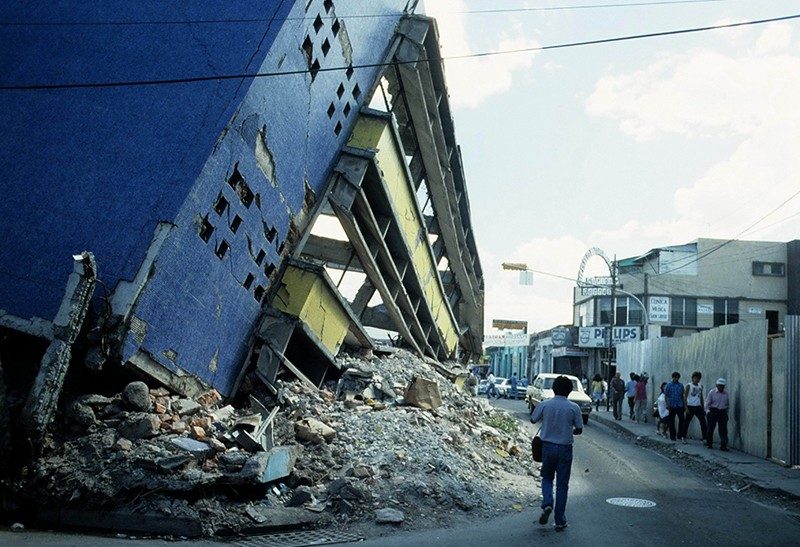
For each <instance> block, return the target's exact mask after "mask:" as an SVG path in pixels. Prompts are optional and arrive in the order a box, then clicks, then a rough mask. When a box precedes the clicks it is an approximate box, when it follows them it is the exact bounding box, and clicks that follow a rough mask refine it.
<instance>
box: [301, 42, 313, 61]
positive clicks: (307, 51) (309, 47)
mask: <svg viewBox="0 0 800 547" xmlns="http://www.w3.org/2000/svg"><path fill="white" fill-rule="evenodd" d="M302 48H303V54H304V55H305V56H306V62H307V63H308V64H309V66H310V65H311V59H312V57H314V43H313V42H312V41H311V37H310V36H306V39H305V40H303V46H302Z"/></svg>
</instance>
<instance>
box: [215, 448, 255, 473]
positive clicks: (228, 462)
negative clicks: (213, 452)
mask: <svg viewBox="0 0 800 547" xmlns="http://www.w3.org/2000/svg"><path fill="white" fill-rule="evenodd" d="M248 459H250V455H249V454H247V453H246V452H242V451H240V450H231V451H230V452H225V453H224V454H220V456H219V463H220V465H222V466H223V467H224V468H226V469H227V470H228V471H240V470H241V469H242V467H243V466H244V464H245V463H247V460H248Z"/></svg>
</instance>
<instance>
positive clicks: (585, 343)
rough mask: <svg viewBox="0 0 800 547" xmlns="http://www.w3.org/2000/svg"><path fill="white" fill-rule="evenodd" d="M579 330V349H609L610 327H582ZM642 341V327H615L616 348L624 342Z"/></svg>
mask: <svg viewBox="0 0 800 547" xmlns="http://www.w3.org/2000/svg"><path fill="white" fill-rule="evenodd" d="M579 330H580V332H579V334H578V347H581V348H605V347H608V327H581V328H580V329H579ZM641 339H642V328H641V327H614V328H613V329H612V343H613V345H615V346H616V345H618V344H621V343H623V342H636V341H637V340H641Z"/></svg>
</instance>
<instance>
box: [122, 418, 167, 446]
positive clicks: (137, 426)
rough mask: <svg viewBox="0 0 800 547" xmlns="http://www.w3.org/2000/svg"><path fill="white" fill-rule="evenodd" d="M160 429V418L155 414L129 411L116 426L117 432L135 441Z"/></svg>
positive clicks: (154, 433) (153, 434) (152, 434)
mask: <svg viewBox="0 0 800 547" xmlns="http://www.w3.org/2000/svg"><path fill="white" fill-rule="evenodd" d="M160 429H161V420H160V419H159V418H158V416H156V415H155V414H145V413H144V412H131V413H130V414H129V415H128V417H127V418H125V419H124V420H123V421H122V422H121V423H120V424H119V425H118V426H117V431H119V434H120V435H122V436H123V437H125V438H126V439H130V440H132V441H135V440H136V439H146V438H149V437H153V436H155V435H157V434H158V432H159V430H160Z"/></svg>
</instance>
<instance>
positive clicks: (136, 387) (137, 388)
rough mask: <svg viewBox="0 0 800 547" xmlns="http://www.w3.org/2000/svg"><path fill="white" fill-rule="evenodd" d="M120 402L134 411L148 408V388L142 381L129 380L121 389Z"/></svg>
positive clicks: (144, 410)
mask: <svg viewBox="0 0 800 547" xmlns="http://www.w3.org/2000/svg"><path fill="white" fill-rule="evenodd" d="M122 402H123V403H125V406H126V407H127V408H128V409H130V410H133V411H136V412H147V411H148V410H150V405H151V402H150V389H149V388H148V387H147V384H145V383H144V382H131V383H130V384H128V385H127V386H125V389H123V390H122Z"/></svg>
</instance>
